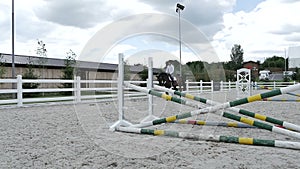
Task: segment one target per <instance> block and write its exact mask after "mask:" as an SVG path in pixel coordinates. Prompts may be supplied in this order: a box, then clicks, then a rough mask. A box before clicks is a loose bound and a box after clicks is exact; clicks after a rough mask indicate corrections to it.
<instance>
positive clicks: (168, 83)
mask: <svg viewBox="0 0 300 169" xmlns="http://www.w3.org/2000/svg"><path fill="white" fill-rule="evenodd" d="M156 78H157V80H158V84H159V86H164V87H166V88H168V89H170V88H171V87H173V90H178V89H177V86H178V82H177V80H175V77H173V79H174V81H173V82H172V80H171V79H170V75H169V74H167V73H165V72H162V73H160V74H158V75H157V76H156Z"/></svg>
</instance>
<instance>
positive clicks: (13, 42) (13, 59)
mask: <svg viewBox="0 0 300 169" xmlns="http://www.w3.org/2000/svg"><path fill="white" fill-rule="evenodd" d="M11 20H12V30H11V37H12V44H11V49H12V52H11V57H12V59H11V66H12V68H11V76H12V78H15V16H14V0H12V12H11ZM14 86H15V85H13V88H14Z"/></svg>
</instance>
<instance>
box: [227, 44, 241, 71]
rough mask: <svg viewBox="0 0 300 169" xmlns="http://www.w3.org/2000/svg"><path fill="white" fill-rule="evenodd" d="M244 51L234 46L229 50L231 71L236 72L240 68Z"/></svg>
mask: <svg viewBox="0 0 300 169" xmlns="http://www.w3.org/2000/svg"><path fill="white" fill-rule="evenodd" d="M243 55H244V50H243V49H242V47H241V45H238V44H234V46H233V47H232V48H231V54H230V59H231V64H232V70H237V69H240V68H242V66H243V62H244V58H243Z"/></svg>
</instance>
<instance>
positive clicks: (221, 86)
mask: <svg viewBox="0 0 300 169" xmlns="http://www.w3.org/2000/svg"><path fill="white" fill-rule="evenodd" d="M220 91H223V81H222V80H221V82H220Z"/></svg>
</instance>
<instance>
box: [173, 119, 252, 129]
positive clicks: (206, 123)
mask: <svg viewBox="0 0 300 169" xmlns="http://www.w3.org/2000/svg"><path fill="white" fill-rule="evenodd" d="M173 123H179V124H192V125H199V126H222V127H236V128H255V127H254V126H250V125H248V124H243V123H236V122H217V121H202V120H186V119H181V120H176V121H174V122H173Z"/></svg>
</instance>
